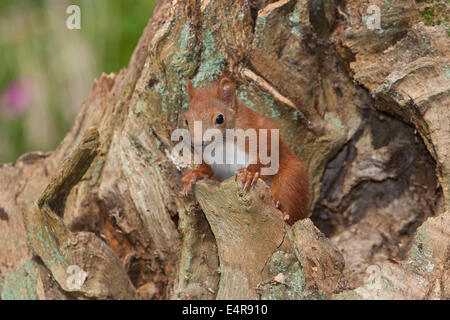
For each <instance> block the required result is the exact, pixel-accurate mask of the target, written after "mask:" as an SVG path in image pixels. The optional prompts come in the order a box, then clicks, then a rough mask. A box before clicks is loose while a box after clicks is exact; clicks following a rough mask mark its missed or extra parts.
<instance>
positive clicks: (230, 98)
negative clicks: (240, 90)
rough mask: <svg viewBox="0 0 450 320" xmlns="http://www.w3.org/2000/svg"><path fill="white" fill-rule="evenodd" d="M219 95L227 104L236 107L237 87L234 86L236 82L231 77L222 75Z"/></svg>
mask: <svg viewBox="0 0 450 320" xmlns="http://www.w3.org/2000/svg"><path fill="white" fill-rule="evenodd" d="M217 95H218V97H219V98H220V99H221V100H223V101H225V102H226V104H227V105H228V106H229V107H231V108H234V107H235V104H236V89H235V88H234V83H233V81H231V79H229V78H227V77H222V78H221V79H220V80H219V85H218V88H217Z"/></svg>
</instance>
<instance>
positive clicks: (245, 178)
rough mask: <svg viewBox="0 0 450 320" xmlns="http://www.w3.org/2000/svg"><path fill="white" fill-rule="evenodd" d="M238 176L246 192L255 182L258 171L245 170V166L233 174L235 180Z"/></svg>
mask: <svg viewBox="0 0 450 320" xmlns="http://www.w3.org/2000/svg"><path fill="white" fill-rule="evenodd" d="M238 176H239V177H240V179H241V183H242V185H243V187H244V192H247V191H248V190H249V189H250V187H252V186H254V185H255V184H256V181H257V180H258V178H259V172H253V171H249V170H247V168H242V169H240V170H238V171H237V172H236V173H235V175H234V179H235V181H236V180H237V177H238Z"/></svg>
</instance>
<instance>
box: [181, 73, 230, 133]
mask: <svg viewBox="0 0 450 320" xmlns="http://www.w3.org/2000/svg"><path fill="white" fill-rule="evenodd" d="M186 87H187V92H188V94H189V98H190V103H189V109H188V111H187V112H186V122H187V125H188V126H189V131H190V133H191V137H192V138H194V121H200V122H201V123H202V137H203V135H204V132H205V130H207V129H218V130H220V131H221V132H222V136H223V137H225V130H226V129H234V128H235V115H236V112H237V107H238V101H237V97H236V89H235V86H234V83H233V81H232V80H231V79H229V78H228V77H221V78H220V80H219V81H218V82H217V83H216V84H212V85H210V86H208V87H205V88H202V89H197V90H196V89H194V87H193V85H192V83H191V81H190V80H189V79H187V80H186Z"/></svg>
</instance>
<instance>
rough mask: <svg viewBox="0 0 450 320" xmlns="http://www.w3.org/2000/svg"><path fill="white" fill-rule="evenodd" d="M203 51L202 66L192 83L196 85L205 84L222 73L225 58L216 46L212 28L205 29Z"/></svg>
mask: <svg viewBox="0 0 450 320" xmlns="http://www.w3.org/2000/svg"><path fill="white" fill-rule="evenodd" d="M202 45H203V48H204V49H203V52H202V54H201V57H200V67H199V69H198V72H197V74H196V76H195V77H194V79H192V83H193V85H194V86H195V87H197V86H201V85H204V84H205V83H207V82H210V81H212V80H214V79H215V78H216V76H218V75H221V74H222V70H223V67H224V65H225V59H224V57H223V56H222V54H221V53H220V51H219V50H218V49H217V48H216V41H215V38H214V35H213V34H212V32H211V31H210V30H207V29H205V30H203V39H202Z"/></svg>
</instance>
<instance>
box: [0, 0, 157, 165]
mask: <svg viewBox="0 0 450 320" xmlns="http://www.w3.org/2000/svg"><path fill="white" fill-rule="evenodd" d="M156 1H157V0H115V1H109V0H60V1H45V0H1V1H0V25H1V26H2V27H1V28H0V99H1V97H2V95H3V94H4V92H5V90H7V88H8V87H9V86H10V85H11V83H14V82H15V81H17V80H21V79H25V80H30V79H31V80H32V81H31V82H32V83H33V86H34V85H35V86H36V88H34V91H35V92H34V95H33V98H32V99H31V103H30V104H29V106H28V107H27V110H26V111H25V112H24V113H23V114H20V115H18V116H16V117H12V118H11V117H7V116H6V113H5V112H4V106H3V105H2V101H1V100H0V163H3V162H9V161H14V160H16V159H17V157H18V156H20V155H21V154H23V153H25V152H29V151H33V150H41V151H47V150H51V149H54V148H55V147H56V146H57V145H58V143H59V142H60V141H61V140H62V138H63V137H64V135H65V134H66V133H67V131H68V130H69V128H70V126H71V125H72V123H73V119H74V116H75V115H76V114H77V110H78V109H79V107H80V106H81V103H82V101H83V99H85V98H86V97H87V95H88V94H89V88H90V87H91V86H92V83H93V82H94V78H98V77H99V76H100V74H101V72H105V73H111V72H116V73H117V72H119V71H120V69H121V68H123V67H126V66H127V65H128V62H129V59H130V57H131V54H132V53H133V50H134V48H135V47H136V45H137V43H138V40H139V38H140V36H141V35H142V32H143V29H144V28H145V26H146V25H147V23H148V20H149V19H150V17H151V15H152V10H153V7H154V5H155V3H156ZM72 4H74V5H78V6H80V9H81V30H68V29H67V28H66V20H67V17H68V14H67V13H66V9H67V7H68V6H69V5H72Z"/></svg>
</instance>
